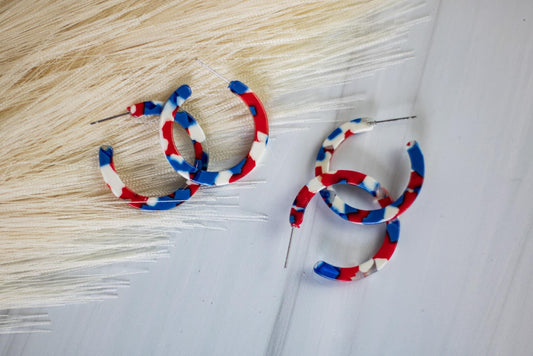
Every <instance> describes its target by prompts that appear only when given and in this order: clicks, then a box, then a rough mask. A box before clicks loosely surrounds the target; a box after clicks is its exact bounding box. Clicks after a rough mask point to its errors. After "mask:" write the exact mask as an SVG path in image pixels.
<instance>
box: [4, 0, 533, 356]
mask: <svg viewBox="0 0 533 356" xmlns="http://www.w3.org/2000/svg"><path fill="white" fill-rule="evenodd" d="M428 12H429V14H430V16H431V20H430V21H429V22H427V23H423V24H420V25H418V26H417V27H415V28H414V29H413V32H412V35H411V38H410V42H409V43H407V44H406V46H407V47H411V48H415V50H416V55H415V58H414V60H412V61H409V62H406V63H404V64H401V65H399V66H396V67H393V68H390V69H388V70H386V71H383V72H380V73H378V74H377V75H375V76H373V77H370V78H362V79H361V80H360V81H358V82H357V83H353V84H349V85H347V86H346V87H345V88H343V89H342V90H339V92H337V93H334V92H332V93H331V95H349V94H353V93H357V92H360V91H362V90H364V91H366V92H368V93H369V98H370V100H369V101H368V102H367V103H365V104H362V105H361V108H360V110H359V111H358V112H354V111H350V112H337V113H329V114H328V113H325V114H324V123H323V124H317V125H312V126H311V128H310V129H309V130H305V131H297V132H295V133H294V132H293V133H291V134H286V135H279V136H277V137H273V140H272V142H271V146H270V151H269V153H268V157H267V158H266V160H264V161H263V163H262V165H261V167H259V170H258V173H257V175H255V176H254V178H256V179H265V180H266V183H264V184H259V185H258V186H257V187H256V189H254V190H246V191H243V192H242V193H241V206H242V207H243V208H246V209H249V210H250V211H254V212H261V213H266V214H268V216H269V221H268V222H267V223H246V222H234V223H231V224H230V225H229V228H228V230H227V231H205V230H198V231H197V232H196V234H194V235H193V234H186V233H183V234H176V237H175V241H174V242H175V245H176V247H175V248H174V249H173V250H172V253H171V256H170V258H169V259H165V260H161V261H159V262H158V263H156V264H153V265H150V266H149V273H145V274H140V275H136V276H134V277H133V280H132V286H131V288H127V289H123V290H122V291H121V293H120V297H119V298H118V299H116V300H109V301H106V302H102V303H98V304H86V305H79V306H69V307H66V308H55V309H53V310H51V313H50V314H51V317H52V319H53V320H54V324H53V332H52V333H49V334H34V335H16V336H0V354H2V355H19V354H23V355H73V354H77V355H531V354H532V353H533V348H532V347H531V343H530V338H531V335H533V323H532V322H531V320H532V319H533V295H532V294H533V277H532V274H531V271H532V270H533V258H532V257H533V242H532V241H531V239H532V238H533V230H532V227H533V210H532V209H531V206H530V204H531V203H530V201H531V198H532V197H533V169H532V163H531V162H532V157H533V149H532V148H531V147H532V146H531V143H530V137H531V135H533V100H532V98H533V66H532V63H533V37H532V36H531V34H532V33H533V3H532V2H531V1H527V0H524V1H520V0H513V1H507V2H501V1H498V0H475V1H470V2H468V3H467V2H464V1H441V2H440V3H439V1H438V0H432V1H428ZM413 111H414V112H415V113H416V114H417V115H418V116H419V118H418V119H417V120H414V121H412V122H402V123H395V124H390V125H388V126H385V125H383V126H381V127H379V128H378V127H376V128H375V129H374V131H373V132H371V133H367V134H363V135H361V136H360V137H355V138H352V139H350V140H349V141H348V142H346V143H345V144H343V146H342V147H341V148H340V149H339V152H338V155H337V154H336V156H335V159H334V162H333V168H341V167H342V168H345V169H357V170H360V171H362V172H365V173H369V174H371V175H372V176H374V177H376V178H377V179H378V180H380V181H381V182H382V183H383V184H384V185H385V186H386V187H387V188H389V190H390V191H391V192H392V194H393V195H398V194H399V193H400V192H401V191H402V189H403V186H404V184H405V183H406V181H407V177H406V172H407V171H408V167H407V166H408V164H407V157H405V153H404V149H403V145H404V143H406V142H407V141H408V140H409V139H412V138H416V139H417V140H418V141H419V142H420V144H421V147H422V149H423V151H424V154H425V157H426V164H427V171H426V172H427V175H426V180H425V184H424V187H423V189H422V193H421V196H420V198H419V199H418V200H417V201H416V202H415V204H413V206H412V207H411V208H410V209H409V210H408V211H407V212H406V214H405V215H404V216H403V217H402V219H401V220H402V231H401V234H400V242H399V246H398V250H397V253H396V254H395V256H394V257H393V258H392V260H391V262H390V263H389V265H388V266H386V267H385V268H384V270H383V271H381V272H379V273H377V274H374V275H373V276H371V277H369V278H367V279H364V280H360V281H357V282H354V283H338V282H334V281H326V280H322V279H320V278H319V277H316V276H314V275H313V272H312V266H313V264H314V262H315V261H316V260H318V259H321V258H329V259H330V260H332V262H337V263H340V264H349V263H351V262H355V263H357V262H362V261H363V260H364V258H365V256H368V254H369V253H370V252H371V251H372V250H373V249H375V248H376V246H377V242H378V239H379V236H381V234H382V232H383V228H384V227H381V226H377V227H356V226H353V225H352V224H350V223H347V222H345V221H340V219H338V218H337V217H335V216H334V215H333V214H331V213H330V212H329V211H328V210H327V208H325V207H324V206H323V204H322V203H321V202H318V200H317V201H316V202H312V204H311V205H310V207H309V211H308V212H307V214H306V221H305V222H304V224H303V226H302V228H301V229H300V230H299V231H296V233H295V241H294V245H293V249H292V254H291V259H290V261H289V268H288V269H287V270H283V269H282V265H283V258H284V253H285V248H286V243H287V239H288V237H289V233H290V227H289V223H288V215H289V208H290V204H291V202H292V199H293V197H294V195H295V194H296V193H297V191H298V189H299V188H300V187H301V186H302V185H304V184H305V183H307V181H308V180H309V179H310V178H311V177H312V171H313V170H312V169H313V161H314V158H315V155H316V150H317V148H318V146H319V144H320V143H321V142H322V140H323V138H324V137H325V135H327V134H328V133H329V132H330V131H331V130H332V129H333V128H335V127H336V126H337V125H338V124H339V123H342V122H344V121H347V120H348V119H350V118H353V117H354V116H357V115H360V114H362V115H371V116H374V117H376V118H377V119H382V118H388V117H392V116H397V115H403V114H409V113H411V112H413ZM344 192H345V193H346V194H348V195H350V194H352V193H351V191H347V190H346V191H343V193H344ZM349 198H353V199H359V200H360V198H363V202H362V203H361V202H360V204H367V205H369V204H370V202H369V200H368V199H365V197H364V196H363V195H361V196H359V195H357V194H352V195H350V196H349Z"/></svg>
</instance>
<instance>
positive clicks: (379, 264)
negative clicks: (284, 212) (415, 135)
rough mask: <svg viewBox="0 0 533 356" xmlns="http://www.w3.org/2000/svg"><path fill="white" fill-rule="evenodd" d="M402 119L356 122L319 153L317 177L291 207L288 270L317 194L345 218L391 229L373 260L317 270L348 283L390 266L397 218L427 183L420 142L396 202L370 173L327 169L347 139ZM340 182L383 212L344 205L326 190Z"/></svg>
mask: <svg viewBox="0 0 533 356" xmlns="http://www.w3.org/2000/svg"><path fill="white" fill-rule="evenodd" d="M402 119H405V118H398V119H392V120H384V121H378V122H369V121H363V120H362V119H355V120H352V121H351V122H348V123H346V124H344V125H342V126H341V127H339V128H337V129H335V130H334V131H333V132H332V133H331V134H330V135H329V136H328V137H327V139H326V140H325V141H324V143H323V144H322V147H321V148H320V150H319V154H318V157H317V162H316V164H315V175H316V177H315V178H314V179H312V180H311V181H310V182H309V183H308V184H307V185H306V186H304V187H303V188H302V189H301V190H300V192H299V193H298V195H297V197H296V199H295V200H294V203H293V206H292V208H291V213H290V224H291V226H292V231H291V236H290V240H289V247H288V249H287V256H286V258H285V267H286V266H287V261H288V256H289V251H290V246H291V242H292V237H293V233H294V228H295V227H300V224H301V223H302V222H303V216H304V213H305V208H306V207H307V205H308V203H309V202H310V200H311V199H312V198H313V196H314V195H315V194H316V193H317V192H321V195H322V198H323V199H324V201H325V202H326V204H327V205H328V206H329V207H330V209H331V210H332V211H333V212H335V213H336V214H337V215H339V216H340V217H342V218H343V219H346V220H349V221H352V222H355V223H358V224H363V225H370V224H378V223H383V222H385V223H387V229H386V234H385V237H384V240H383V243H382V246H381V248H380V249H379V250H378V252H377V253H376V254H375V255H374V256H373V257H372V258H371V259H370V260H368V261H366V262H364V263H363V264H360V265H358V266H354V267H347V268H342V267H336V266H333V265H331V264H329V263H327V262H324V261H319V262H317V264H316V265H315V268H314V271H315V272H316V273H317V274H319V275H321V276H323V277H326V278H333V279H337V280H343V281H347V280H354V279H359V278H362V277H366V276H368V275H370V274H371V273H373V272H376V271H379V270H381V269H382V268H383V267H384V266H385V265H386V263H387V262H388V260H389V259H390V257H391V256H392V254H393V253H394V250H395V249H396V244H397V242H398V239H399V230H400V222H399V220H397V219H396V218H397V217H398V216H399V215H400V214H402V213H403V212H404V211H405V210H406V209H407V208H409V206H410V205H411V204H412V203H413V202H414V200H415V199H416V197H417V196H418V194H419V192H420V189H421V187H422V184H423V180H424V157H423V155H422V151H421V150H420V147H419V145H418V143H417V142H416V141H411V142H409V143H408V144H407V147H408V148H407V152H408V154H409V159H410V163H411V174H410V179H409V182H408V185H407V188H406V189H405V191H404V192H403V194H402V195H401V196H400V197H399V198H398V199H396V200H395V201H392V199H391V198H390V196H389V194H388V192H387V191H386V190H385V189H384V188H382V187H381V186H380V184H379V183H378V182H377V181H376V180H375V179H374V178H372V177H370V176H367V175H366V174H363V173H359V172H355V171H346V170H341V171H336V172H329V173H328V172H327V170H329V166H330V160H331V157H332V155H333V152H334V151H335V149H336V148H337V147H338V146H339V145H340V144H341V143H342V142H343V141H344V140H345V139H346V138H347V137H349V136H351V135H353V134H355V133H358V132H363V131H368V130H370V129H372V128H373V125H374V124H376V123H379V122H387V121H394V120H402ZM339 183H340V184H351V185H356V186H358V187H360V188H362V189H364V190H365V191H367V192H369V193H371V194H372V195H373V196H374V197H376V198H377V199H378V202H379V204H380V206H381V209H377V210H364V209H357V208H354V207H352V206H350V205H348V204H346V203H344V202H343V201H342V200H341V199H340V198H339V197H338V196H337V195H336V194H335V192H334V191H333V190H325V188H327V187H330V186H332V185H334V184H339Z"/></svg>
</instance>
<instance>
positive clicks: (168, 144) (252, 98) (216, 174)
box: [160, 60, 268, 185]
mask: <svg viewBox="0 0 533 356" xmlns="http://www.w3.org/2000/svg"><path fill="white" fill-rule="evenodd" d="M198 61H199V60H198ZM199 62H200V61H199ZM200 63H202V62H200ZM202 65H204V66H205V67H207V66H206V65H205V64H203V63H202ZM207 68H208V69H209V70H211V71H212V72H213V73H215V74H216V75H218V76H219V77H221V78H222V79H224V80H225V81H227V82H228V83H229V86H228V88H229V89H230V90H231V92H232V93H234V94H236V95H237V96H239V97H240V98H241V100H242V101H243V102H244V103H245V104H246V105H247V106H248V108H249V110H250V113H251V114H252V116H253V120H254V127H255V134H254V141H253V143H252V146H251V148H250V151H249V152H248V155H247V156H246V157H245V158H244V159H243V160H241V161H240V162H239V163H238V164H236V165H235V166H233V167H232V168H229V169H226V170H222V171H208V170H207V169H206V168H198V167H196V166H192V165H191V164H189V163H188V162H187V161H186V160H185V159H184V158H183V157H182V156H181V154H180V153H179V151H178V149H177V147H176V145H175V143H174V134H173V131H172V130H173V125H174V122H177V123H179V124H180V125H181V126H182V127H183V128H184V129H186V131H187V133H188V134H189V136H190V137H191V139H192V140H195V141H196V142H199V143H202V142H204V141H205V134H204V132H203V131H202V129H201V127H200V126H199V125H197V123H196V122H194V123H192V122H190V121H188V120H183V119H184V117H181V118H176V115H177V114H179V113H177V106H176V105H178V106H179V105H181V103H183V101H185V99H187V98H188V97H189V96H190V95H191V89H190V87H189V86H187V88H188V89H187V92H186V90H185V89H184V90H183V91H182V93H177V92H176V94H178V95H177V96H176V98H175V100H169V101H167V102H166V103H165V106H164V107H163V111H162V112H161V124H160V138H161V146H162V148H163V151H164V152H165V156H166V157H167V160H168V161H169V163H170V165H171V166H172V167H173V168H174V169H175V170H176V172H178V173H179V174H180V175H181V176H182V177H184V178H186V179H188V180H191V181H193V182H194V183H197V184H201V185H225V184H229V183H233V182H236V181H238V180H239V179H241V178H243V177H245V176H246V175H247V174H248V173H250V172H251V171H252V170H253V169H254V168H255V166H256V164H257V162H258V161H259V160H260V159H261V157H262V156H263V154H264V152H265V150H266V145H267V143H268V118H267V115H266V111H265V109H264V107H263V104H262V103H261V101H260V100H259V98H258V97H257V95H255V93H254V92H252V91H251V90H250V89H249V88H248V87H247V86H246V85H245V84H244V83H242V82H240V81H238V80H234V81H231V82H230V81H229V80H227V79H225V78H224V77H222V76H221V75H220V74H218V73H216V72H215V71H214V70H212V69H211V68H209V67H207ZM183 87H185V86H183ZM180 88H182V87H180ZM171 98H172V97H171ZM180 101H181V102H180Z"/></svg>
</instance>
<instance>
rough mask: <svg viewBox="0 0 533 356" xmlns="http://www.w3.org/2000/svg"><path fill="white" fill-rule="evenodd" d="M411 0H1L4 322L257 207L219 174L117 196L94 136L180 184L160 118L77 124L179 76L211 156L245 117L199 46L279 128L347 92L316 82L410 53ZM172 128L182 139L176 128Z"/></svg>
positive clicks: (75, 295)
mask: <svg viewBox="0 0 533 356" xmlns="http://www.w3.org/2000/svg"><path fill="white" fill-rule="evenodd" d="M417 8H419V4H418V3H417V2H415V3H413V2H412V1H409V0H359V1H348V0H329V1H323V0H317V1H312V0H308V1H294V0H287V1H273V2H265V1H260V0H248V1H242V0H227V1H215V0H204V1H168V0H165V1H128V2H124V1H118V0H110V1H92V2H76V1H69V0H55V1H54V0H50V1H25V0H18V1H7V2H3V3H2V4H1V5H0V39H1V44H2V52H1V54H0V73H1V74H0V98H1V100H0V135H1V140H0V146H1V149H2V152H3V159H2V162H1V165H2V166H1V170H0V196H1V197H2V198H1V200H0V236H1V237H0V333H9V332H21V331H28V330H32V331H39V330H42V328H43V325H45V324H46V323H47V322H48V321H47V319H46V316H44V315H42V314H39V313H32V310H31V309H30V310H20V309H21V308H37V307H45V306H51V305H61V304H67V303H75V302H83V301H88V300H99V299H102V298H105V297H108V296H112V295H114V294H115V293H116V289H117V288H118V287H120V286H122V285H124V284H126V280H125V275H126V274H127V273H128V269H117V270H116V271H113V270H112V269H111V270H108V271H107V272H105V273H104V272H102V269H101V268H102V267H105V266H114V265H116V264H117V263H119V262H128V261H144V260H153V259H156V258H157V257H159V256H161V255H164V254H166V253H167V247H168V244H169V236H170V235H171V234H173V233H175V232H176V230H180V231H182V230H189V229H194V228H214V227H220V225H216V221H217V220H218V221H220V223H221V224H223V222H224V221H226V220H228V219H245V220H258V221H263V220H265V217H264V216H261V215H258V214H253V213H249V212H245V211H241V210H240V209H239V208H238V200H237V195H236V193H235V190H234V189H236V188H231V187H226V188H224V189H223V190H221V191H218V190H213V189H202V190H200V192H199V193H197V195H196V196H195V197H194V199H192V200H191V201H190V202H187V205H189V206H188V208H187V209H180V208H178V209H174V210H171V211H167V212H158V213H155V214H154V213H146V212H142V211H137V210H135V209H133V208H129V207H127V206H126V205H125V203H124V202H123V201H120V200H118V199H116V198H114V197H113V196H112V195H111V193H110V192H109V191H108V189H107V188H106V187H105V186H104V184H103V181H102V178H101V176H100V173H99V170H98V164H97V150H98V147H99V146H100V145H101V144H111V145H113V146H114V147H115V149H116V154H117V158H116V165H117V169H118V170H119V172H120V174H121V176H123V177H124V178H125V180H126V184H128V185H130V186H132V188H134V189H136V190H138V191H139V192H141V193H144V194H162V193H169V192H170V191H172V189H173V188H175V187H176V186H177V185H179V184H182V183H181V180H180V179H179V178H177V175H176V174H175V172H173V171H172V169H170V168H169V167H168V164H167V163H166V162H165V160H164V158H162V156H161V153H160V152H159V150H158V144H157V143H154V142H155V141H156V140H157V135H158V133H157V121H158V120H157V118H141V119H132V118H121V119H116V120H115V121H113V122H108V123H105V124H100V125H94V126H89V125H88V124H89V122H91V121H93V120H97V119H100V118H103V117H106V116H109V115H113V114H116V113H119V112H121V110H122V108H125V107H126V106H128V105H130V104H132V103H134V102H139V101H142V100H148V99H154V100H166V98H167V97H168V95H169V94H170V93H171V92H172V91H173V90H174V89H175V88H176V87H177V86H178V85H179V84H182V83H189V84H191V86H192V89H193V97H192V99H191V100H189V101H188V103H187V105H186V106H185V109H187V110H189V111H190V112H191V113H193V115H195V117H196V118H197V119H198V120H199V121H200V122H201V123H202V126H203V128H204V130H205V131H206V134H207V136H208V138H209V139H208V141H207V145H208V149H209V151H210V153H211V157H212V159H213V160H214V168H216V167H217V166H219V167H220V166H222V165H223V164H226V163H227V160H230V159H231V158H232V157H242V156H243V155H244V154H245V152H246V151H247V149H248V147H249V144H250V142H251V137H252V123H251V122H250V120H249V117H248V115H247V113H246V112H245V111H244V108H243V106H242V104H241V103H240V102H239V100H238V99H235V98H233V96H232V95H231V94H230V93H229V91H227V90H225V89H224V85H223V83H221V82H219V81H218V79H217V78H216V77H213V76H212V75H211V74H210V73H209V72H207V71H205V70H204V69H203V68H201V67H199V66H198V65H197V64H195V63H194V61H193V59H194V58H195V57H199V58H201V59H202V60H204V61H205V62H207V63H208V64H210V65H211V66H213V67H215V68H216V69H217V70H218V71H219V72H221V73H223V74H225V75H226V76H227V77H229V78H230V79H240V80H242V81H243V82H245V83H247V84H248V85H249V86H250V87H251V88H253V89H254V91H256V92H257V93H258V95H259V96H260V97H261V98H262V99H263V100H264V103H265V105H266V107H267V110H268V111H269V116H270V119H271V127H272V134H273V135H274V136H275V135H276V134H277V133H279V132H280V131H281V130H288V129H290V128H291V127H297V126H298V125H299V124H300V123H301V122H302V121H303V119H302V117H304V116H305V118H306V120H307V121H312V120H313V118H316V116H315V117H314V116H312V113H314V112H320V111H323V110H325V109H329V110H335V109H339V108H346V107H351V106H352V105H353V101H354V99H356V98H355V97H350V98H342V99H336V100H329V101H328V100H326V101H322V102H320V101H318V100H317V98H318V96H317V93H320V92H327V90H328V88H330V87H332V86H336V85H339V84H342V83H344V82H345V81H349V80H352V79H353V78H354V76H356V75H359V74H362V73H368V72H371V71H373V70H376V69H380V68H383V67H385V66H387V65H391V64H394V63H397V62H399V61H403V60H405V59H406V58H408V57H409V55H410V54H409V53H406V52H404V51H402V50H400V49H399V48H398V43H399V42H400V41H401V40H402V39H404V37H405V35H406V32H407V30H408V29H409V28H410V27H411V26H412V25H413V24H414V23H415V22H416V21H418V20H417V19H416V18H413V17H414V16H413V13H414V11H415V10H416V9H417ZM296 93H301V95H295V94H296ZM288 98H290V100H288ZM228 118H231V119H228ZM179 141H181V142H178V145H179V146H180V147H189V145H190V142H188V141H187V140H186V138H185V137H183V135H182V136H179ZM236 143H238V144H236ZM185 154H186V156H187V155H188V157H191V155H192V149H190V148H189V150H188V151H187V150H185ZM250 184H253V183H251V182H248V183H239V184H238V187H237V189H242V188H245V187H246V186H247V185H250ZM220 206H225V207H227V208H226V209H217V207H220ZM220 214H222V215H220ZM206 216H209V220H210V223H209V224H206V222H205V221H206V220H205V217H206ZM177 217H179V219H177ZM213 223H214V224H213ZM13 309H16V311H13Z"/></svg>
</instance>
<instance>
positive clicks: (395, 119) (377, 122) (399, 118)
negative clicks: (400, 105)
mask: <svg viewBox="0 0 533 356" xmlns="http://www.w3.org/2000/svg"><path fill="white" fill-rule="evenodd" d="M415 118H416V115H413V116H405V117H397V118H394V119H387V120H379V121H370V122H369V123H370V124H380V123H382V122H392V121H399V120H409V119H415Z"/></svg>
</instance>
